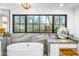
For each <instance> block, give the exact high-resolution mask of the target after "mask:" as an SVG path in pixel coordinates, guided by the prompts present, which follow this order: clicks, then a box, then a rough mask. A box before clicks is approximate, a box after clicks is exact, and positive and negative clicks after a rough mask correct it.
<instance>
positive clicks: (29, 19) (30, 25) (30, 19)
mask: <svg viewBox="0 0 79 59" xmlns="http://www.w3.org/2000/svg"><path fill="white" fill-rule="evenodd" d="M27 32H33V16H27Z"/></svg>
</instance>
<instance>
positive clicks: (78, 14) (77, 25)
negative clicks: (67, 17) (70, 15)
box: [73, 7, 79, 40]
mask: <svg viewBox="0 0 79 59" xmlns="http://www.w3.org/2000/svg"><path fill="white" fill-rule="evenodd" d="M73 24H74V26H73V27H74V35H75V37H77V38H79V7H76V8H75V9H74V23H73ZM78 40H79V39H78Z"/></svg>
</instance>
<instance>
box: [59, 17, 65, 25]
mask: <svg viewBox="0 0 79 59" xmlns="http://www.w3.org/2000/svg"><path fill="white" fill-rule="evenodd" d="M60 24H65V16H60Z"/></svg>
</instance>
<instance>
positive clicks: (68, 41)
mask: <svg viewBox="0 0 79 59" xmlns="http://www.w3.org/2000/svg"><path fill="white" fill-rule="evenodd" d="M47 42H48V43H54V44H70V43H77V42H76V41H74V40H71V39H53V38H48V39H47Z"/></svg>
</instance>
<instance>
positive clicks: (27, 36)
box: [12, 33, 49, 42]
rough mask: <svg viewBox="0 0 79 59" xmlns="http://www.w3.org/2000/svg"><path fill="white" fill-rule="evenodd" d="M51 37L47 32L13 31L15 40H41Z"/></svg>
mask: <svg viewBox="0 0 79 59" xmlns="http://www.w3.org/2000/svg"><path fill="white" fill-rule="evenodd" d="M48 37H49V34H46V33H13V39H12V41H13V42H39V41H41V40H45V39H47V38H48Z"/></svg>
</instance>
